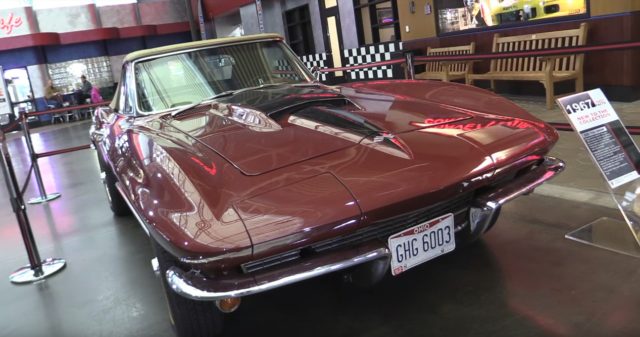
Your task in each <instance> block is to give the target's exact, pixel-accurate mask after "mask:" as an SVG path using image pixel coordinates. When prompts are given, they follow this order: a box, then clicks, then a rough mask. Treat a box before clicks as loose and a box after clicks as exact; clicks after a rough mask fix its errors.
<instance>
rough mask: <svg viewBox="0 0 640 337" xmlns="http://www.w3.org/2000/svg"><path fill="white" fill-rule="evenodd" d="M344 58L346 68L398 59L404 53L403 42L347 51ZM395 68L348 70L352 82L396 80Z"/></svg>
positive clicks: (381, 67) (391, 66) (389, 66)
mask: <svg viewBox="0 0 640 337" xmlns="http://www.w3.org/2000/svg"><path fill="white" fill-rule="evenodd" d="M343 52H344V57H345V59H346V60H347V64H346V66H347V67H348V66H357V65H361V64H368V63H374V62H381V61H389V60H391V59H393V58H398V57H399V56H398V55H400V56H402V55H401V53H402V42H388V43H380V44H375V45H369V46H364V47H358V48H352V49H345V50H344V51H343ZM393 70H394V66H393V65H388V66H380V67H371V68H363V69H356V70H348V71H347V74H348V76H349V79H350V80H377V79H389V78H394V71H393Z"/></svg>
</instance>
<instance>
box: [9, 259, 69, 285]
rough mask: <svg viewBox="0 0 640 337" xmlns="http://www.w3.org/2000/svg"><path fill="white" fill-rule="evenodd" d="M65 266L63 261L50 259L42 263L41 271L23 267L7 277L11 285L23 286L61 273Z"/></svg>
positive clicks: (65, 262)
mask: <svg viewBox="0 0 640 337" xmlns="http://www.w3.org/2000/svg"><path fill="white" fill-rule="evenodd" d="M66 265H67V261H65V260H63V259H57V258H51V259H46V260H43V261H42V270H34V269H31V266H24V267H22V268H20V269H18V270H16V271H15V272H13V274H11V275H10V276H9V280H10V281H11V283H15V284H25V283H33V282H38V281H41V280H44V279H45V278H47V277H49V276H51V275H53V274H55V273H57V272H59V271H61V270H62V269H64V267H65V266H66Z"/></svg>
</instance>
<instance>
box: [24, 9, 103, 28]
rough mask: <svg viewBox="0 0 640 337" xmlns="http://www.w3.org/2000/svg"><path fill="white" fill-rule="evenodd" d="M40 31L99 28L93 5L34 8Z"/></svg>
mask: <svg viewBox="0 0 640 337" xmlns="http://www.w3.org/2000/svg"><path fill="white" fill-rule="evenodd" d="M35 12H36V20H37V21H38V26H39V28H40V31H41V32H54V33H66V32H75V31H78V30H87V29H94V28H100V23H99V20H98V14H97V11H96V6H95V5H84V6H72V7H58V8H47V9H39V10H36V11H35Z"/></svg>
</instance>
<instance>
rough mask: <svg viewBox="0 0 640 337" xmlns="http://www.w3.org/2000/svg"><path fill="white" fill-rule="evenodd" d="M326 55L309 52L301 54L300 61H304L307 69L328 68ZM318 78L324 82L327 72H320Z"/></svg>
mask: <svg viewBox="0 0 640 337" xmlns="http://www.w3.org/2000/svg"><path fill="white" fill-rule="evenodd" d="M327 59H328V56H327V53H320V54H310V55H304V56H302V62H303V63H304V65H305V66H307V68H309V70H313V67H318V69H326V68H329V66H328V64H327V63H328V62H327ZM319 80H320V81H322V82H324V81H326V80H327V73H320V76H319Z"/></svg>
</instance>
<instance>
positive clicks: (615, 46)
mask: <svg viewBox="0 0 640 337" xmlns="http://www.w3.org/2000/svg"><path fill="white" fill-rule="evenodd" d="M639 47H640V41H638V42H621V43H609V44H601V45H591V46H580V47H568V48H554V49H544V50H529V51H518V52H505V53H485V54H470V55H450V56H446V55H445V56H416V57H414V60H415V61H418V62H424V61H465V60H486V59H496V58H511V57H534V56H538V57H539V56H553V55H564V54H582V53H588V52H594V51H603V50H606V51H609V50H620V49H631V48H639Z"/></svg>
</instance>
